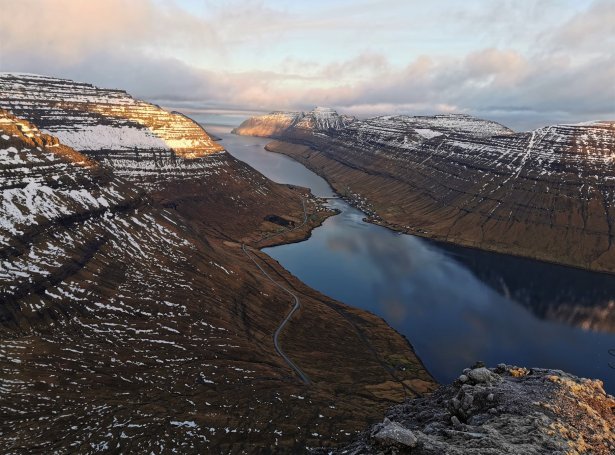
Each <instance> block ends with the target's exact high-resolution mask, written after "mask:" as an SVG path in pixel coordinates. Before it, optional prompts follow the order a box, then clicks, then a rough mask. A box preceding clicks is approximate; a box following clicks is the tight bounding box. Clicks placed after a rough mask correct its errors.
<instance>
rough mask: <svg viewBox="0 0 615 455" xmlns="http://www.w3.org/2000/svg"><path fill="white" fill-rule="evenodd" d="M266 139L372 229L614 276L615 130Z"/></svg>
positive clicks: (453, 129) (460, 119)
mask: <svg viewBox="0 0 615 455" xmlns="http://www.w3.org/2000/svg"><path fill="white" fill-rule="evenodd" d="M237 132H238V133H239V134H244V130H243V128H242V127H240V128H238V130H237ZM275 137H276V138H278V139H281V140H283V141H284V143H281V142H275V143H272V144H270V145H269V146H268V149H269V150H271V151H276V152H281V153H285V154H287V155H289V156H292V157H293V158H295V159H297V160H299V161H300V162H302V163H304V164H305V165H306V166H308V167H309V168H310V169H312V170H314V171H315V172H317V173H319V174H320V175H322V176H324V177H325V178H326V179H327V180H328V181H329V182H330V183H331V185H332V186H333V187H334V189H335V190H336V191H337V192H338V193H340V194H341V195H343V196H345V197H347V198H348V199H349V200H351V201H355V202H356V201H361V207H362V208H363V209H364V210H365V211H366V212H367V213H368V215H370V216H371V217H372V219H373V221H375V222H379V223H381V224H384V225H387V226H389V227H392V228H394V229H398V230H401V231H404V232H408V233H413V234H417V235H421V236H425V237H430V238H434V239H438V240H443V241H447V242H451V243H456V244H460V245H464V246H472V247H478V248H483V249H486V250H492V251H499V252H502V253H509V254H515V255H521V256H526V257H530V258H535V259H541V260H546V261H552V262H557V263H562V264H566V265H573V266H577V267H583V268H587V269H591V270H598V271H607V272H611V273H615V247H614V246H613V236H614V235H615V161H614V160H613V157H614V156H615V122H608V121H604V122H590V123H586V124H577V125H554V126H549V127H545V128H540V129H538V130H536V131H532V132H528V133H513V132H512V131H511V130H509V129H508V128H506V127H504V126H502V125H499V124H497V123H495V122H490V121H485V120H480V119H476V118H473V117H469V116H466V115H440V116H434V117H407V116H397V117H376V118H372V119H367V120H361V121H355V122H352V123H350V124H349V125H347V126H346V127H344V128H341V129H336V130H313V131H312V132H311V133H306V130H302V131H301V132H300V133H299V134H298V133H296V132H295V131H294V130H293V129H287V130H285V133H284V134H282V135H278V136H275ZM289 143H292V145H288V144H289Z"/></svg>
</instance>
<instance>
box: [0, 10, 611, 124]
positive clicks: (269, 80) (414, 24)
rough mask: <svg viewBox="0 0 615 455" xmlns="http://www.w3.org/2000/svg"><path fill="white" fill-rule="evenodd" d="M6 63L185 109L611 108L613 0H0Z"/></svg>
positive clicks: (576, 111) (509, 117)
mask: <svg viewBox="0 0 615 455" xmlns="http://www.w3.org/2000/svg"><path fill="white" fill-rule="evenodd" d="M0 11H1V14H0V71H22V72H34V73H42V74H47V75H53V76H60V77H67V78H71V79H77V80H81V81H86V82H91V83H94V84H97V85H101V86H104V87H110V88H123V89H126V90H127V91H129V92H130V93H131V94H133V95H135V96H137V97H140V98H144V99H147V100H149V101H153V102H156V103H158V104H162V105H163V106H166V107H173V108H178V109H179V110H183V111H184V112H187V113H193V114H207V113H215V112H223V113H228V114H234V115H244V114H246V113H249V112H259V111H270V110H274V109H284V110H289V109H301V110H305V109H310V108H312V107H313V106H315V105H324V106H332V107H335V108H337V109H338V110H340V111H343V112H345V113H350V114H354V115H357V116H361V117H363V116H369V115H379V114H385V113H386V114H393V113H405V114H431V113H436V112H465V113H470V114H474V115H478V116H481V117H484V118H489V119H494V120H498V121H501V122H503V123H505V124H507V125H508V126H511V127H513V128H515V129H518V130H522V129H529V128H534V127H537V126H542V125H545V124H550V123H556V122H573V121H574V122H576V121H585V120H591V119H615V0H464V1H458V0H430V1H425V0H328V1H326V0H310V1H299V0H295V1H281V0H276V1H274V0H271V1H266V0H224V1H222V0H219V1H215V0H214V1H210V0H0Z"/></svg>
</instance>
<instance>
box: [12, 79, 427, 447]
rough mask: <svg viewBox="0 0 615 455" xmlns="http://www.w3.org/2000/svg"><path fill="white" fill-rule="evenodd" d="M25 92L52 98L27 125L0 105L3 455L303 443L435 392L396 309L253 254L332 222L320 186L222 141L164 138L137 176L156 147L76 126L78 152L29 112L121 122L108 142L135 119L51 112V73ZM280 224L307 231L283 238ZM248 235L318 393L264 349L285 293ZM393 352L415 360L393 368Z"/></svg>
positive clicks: (290, 351) (288, 348) (62, 124)
mask: <svg viewBox="0 0 615 455" xmlns="http://www.w3.org/2000/svg"><path fill="white" fill-rule="evenodd" d="M30 79H37V77H35V76H32V77H30ZM38 79H45V78H43V77H39V78H38ZM23 85H24V87H27V88H28V90H25V89H24V90H25V91H20V90H16V92H15V100H14V101H12V102H11V105H12V106H14V109H17V106H21V103H23V102H24V98H23V97H24V96H25V95H24V94H25V93H27V96H28V97H31V98H32V99H37V100H40V102H41V106H42V107H41V108H38V107H37V104H36V103H35V102H34V101H33V102H32V103H30V104H28V110H27V111H28V116H29V118H31V119H33V121H32V122H29V121H27V120H24V119H21V118H17V117H15V116H14V115H12V114H10V113H8V112H5V111H0V370H1V371H2V378H0V415H1V418H2V428H1V431H0V444H1V445H2V450H3V451H4V452H6V453H33V452H40V453H55V452H58V453H60V452H61V453H72V452H83V453H91V452H108V451H121V452H138V453H142V452H147V453H149V452H182V453H190V452H192V453H211V452H251V451H259V450H260V451H264V450H268V449H269V448H271V447H276V446H277V447H278V448H279V450H280V451H292V450H295V451H301V450H304V449H305V447H306V446H308V445H309V446H315V445H316V444H317V443H318V444H320V443H325V444H330V445H333V444H338V443H340V442H342V441H347V440H348V438H349V437H350V435H351V434H353V433H354V432H356V431H358V430H359V429H361V428H363V427H364V426H365V425H366V423H367V422H368V421H370V420H373V419H374V418H375V417H376V416H377V415H378V414H380V413H381V412H382V411H383V410H384V408H385V407H386V406H387V403H392V402H399V401H401V400H402V399H403V398H404V397H407V396H415V395H419V394H422V393H424V392H427V391H430V390H432V389H433V387H434V382H433V380H432V379H431V377H430V375H429V374H428V373H427V371H425V369H424V367H423V366H422V364H421V362H420V361H419V359H418V358H417V357H416V355H415V353H414V352H413V351H412V348H411V347H410V346H409V344H408V343H407V342H406V341H405V340H404V339H403V338H402V337H401V336H400V335H399V334H397V333H396V332H394V331H393V330H392V329H391V328H390V327H388V326H387V325H386V323H385V322H384V321H382V320H381V319H379V318H377V317H375V316H373V315H371V314H368V313H365V312H362V311H360V310H355V309H352V308H349V307H346V306H345V305H342V304H341V303H339V302H335V301H333V300H331V299H329V298H327V297H325V296H323V295H321V294H319V293H317V292H315V291H314V290H312V289H310V288H308V287H306V286H305V285H304V284H302V283H301V282H299V281H298V280H297V279H296V278H294V277H293V276H291V275H290V274H289V273H288V272H287V271H285V270H284V269H283V268H281V267H280V266H279V264H277V263H276V262H275V261H273V260H271V259H270V258H269V257H267V256H266V255H264V254H262V253H260V252H259V251H258V250H257V249H256V248H258V247H260V246H263V245H267V244H269V243H273V242H284V241H287V240H289V239H290V240H297V239H300V238H304V237H306V236H307V235H309V231H310V229H312V228H313V227H314V226H316V225H318V224H319V223H321V222H322V221H323V220H324V219H325V218H326V217H327V216H328V215H329V212H327V211H326V210H324V209H323V208H322V207H321V205H320V204H319V203H318V201H317V200H316V199H315V198H314V197H313V196H312V195H310V194H309V191H308V190H306V189H305V188H293V187H289V186H286V185H279V184H276V183H274V182H271V181H270V180H268V179H266V178H265V177H264V176H262V175H261V174H259V173H257V172H256V171H255V170H254V169H252V168H250V167H249V166H247V165H245V164H244V163H241V162H239V161H237V160H235V159H233V158H232V157H231V156H230V155H229V154H228V153H224V152H215V153H213V154H206V155H203V156H198V157H196V158H194V157H192V158H191V157H189V156H190V154H191V153H192V152H190V150H184V151H183V152H181V153H182V154H183V156H180V153H179V152H177V151H174V150H165V149H164V148H162V147H161V148H160V149H159V150H158V149H157V151H156V152H155V154H154V153H152V154H151V155H150V157H149V158H144V159H143V161H146V162H147V166H146V170H147V173H146V174H147V175H145V174H140V173H135V172H134V169H133V168H132V167H131V166H132V164H131V163H132V162H133V160H132V158H130V157H131V156H133V154H135V153H137V152H138V153H139V154H141V152H142V151H146V152H147V151H148V149H147V148H145V149H143V148H140V147H148V145H147V144H148V143H147V142H146V143H143V142H139V143H138V144H137V145H134V143H133V144H132V145H131V146H130V147H125V148H121V147H120V146H116V145H114V147H116V149H115V150H114V151H113V153H114V154H115V158H113V159H108V156H107V155H106V154H107V153H109V150H107V149H104V148H101V147H99V149H96V150H93V148H94V147H92V146H91V144H92V143H91V142H90V140H94V139H95V138H94V139H92V138H93V136H91V135H90V134H84V135H72V136H70V138H72V139H74V140H75V142H74V144H75V145H78V146H79V150H75V149H73V148H70V147H68V146H66V145H64V144H63V143H62V142H61V141H60V140H58V138H57V137H54V136H51V135H49V134H46V133H45V132H44V131H41V130H40V129H39V128H38V126H39V125H38V124H37V122H38V121H39V120H37V118H39V116H40V122H41V123H43V122H44V121H49V122H51V121H52V120H53V121H54V122H57V124H56V126H55V127H54V128H56V129H57V130H62V129H63V128H64V129H66V130H70V129H71V128H72V127H73V123H72V121H73V117H79V118H82V119H87V122H86V120H84V122H86V123H87V125H89V126H88V128H89V129H94V130H96V128H97V127H99V126H109V127H110V128H108V129H105V134H104V135H103V136H101V140H103V139H104V141H105V142H104V143H105V144H122V143H123V142H122V141H123V139H122V137H123V136H122V134H124V128H123V127H122V126H121V124H120V123H117V122H116V120H108V119H107V117H104V116H97V115H94V116H92V115H90V114H89V111H87V108H88V107H92V106H88V103H87V102H84V103H82V104H81V105H80V106H76V105H72V107H71V112H72V114H71V115H68V114H66V112H64V111H61V110H58V111H57V112H58V116H59V118H58V119H53V118H48V117H45V115H47V114H45V113H46V112H51V111H48V109H51V108H49V107H48V104H46V103H47V101H45V100H47V99H49V100H52V99H57V98H60V97H61V96H63V95H62V93H63V92H64V90H65V89H66V90H71V97H78V96H79V93H78V92H75V91H74V89H73V88H70V89H69V88H66V87H65V84H63V83H57V84H56V83H55V82H46V83H45V84H44V85H45V86H46V89H45V90H46V92H45V95H44V96H42V95H41V96H40V97H38V98H37V96H38V95H37V94H36V93H34V92H32V91H31V90H32V87H33V86H34V84H33V83H28V84H23ZM69 85H71V86H72V85H74V84H69ZM52 89H53V90H52ZM11 90H12V89H11ZM41 90H42V89H41ZM84 90H85V91H86V92H87V90H89V89H88V88H87V87H85V88H84ZM91 90H94V91H96V90H98V89H91ZM12 93H13V92H12V91H9V92H3V97H4V100H5V101H3V102H7V101H6V100H7V99H9V101H10V98H11V94H12ZM126 96H127V95H125V94H124V95H121V97H124V98H125V97H126ZM118 97H120V95H118ZM124 98H122V99H124ZM17 100H20V101H19V102H18V101H17ZM96 103H98V102H96ZM96 103H94V104H96ZM103 104H104V103H103ZM111 104H113V103H111ZM53 109H55V108H53ZM54 112H55V111H54ZM49 115H50V116H52V117H53V115H52V114H49ZM137 115H138V114H137ZM160 115H162V116H163V117H164V118H168V117H166V115H167V114H160ZM109 122H110V123H109ZM127 122H133V120H131V119H130V118H129V119H127ZM182 122H183V120H182ZM131 124H132V123H131ZM134 124H135V125H136V124H138V122H137V121H136V120H135V121H134ZM48 125H49V124H48ZM75 125H80V126H79V128H81V126H83V125H84V123H80V121H79V120H75ZM88 128H86V130H87V129H88ZM130 128H132V126H131V127H130ZM135 128H136V129H138V130H139V132H138V134H139V137H140V138H141V139H143V137H146V138H147V137H150V136H148V134H149V133H148V131H150V130H149V128H148V129H146V130H145V129H139V128H137V127H136V126H135ZM47 131H49V130H47ZM198 131H199V133H198V134H199V135H202V134H204V133H203V131H202V130H200V129H199V130H198ZM131 134H132V133H131ZM152 137H153V136H152ZM77 138H79V140H77ZM156 138H158V139H160V138H159V137H158V136H156ZM141 139H139V141H141ZM143 140H146V141H149V140H150V139H143ZM133 145H134V147H136V150H135V149H134V148H132V147H133ZM105 147H106V145H105ZM216 148H219V147H218V146H216ZM194 153H195V154H200V153H201V152H199V151H198V150H195V152H194ZM125 156H126V157H128V158H126V159H124V157H125ZM154 156H156V157H161V156H164V157H168V159H169V160H170V164H169V166H164V165H161V162H160V161H156V160H157V159H158V158H154ZM165 159H166V158H165ZM216 162H218V163H221V165H219V166H213V165H212V163H216ZM195 163H197V164H198V167H197V166H196V165H195V167H194V172H191V171H190V172H189V166H191V165H193V164H195ZM143 169H145V168H143ZM153 183H155V184H153ZM304 207H305V211H304ZM304 217H305V218H307V222H306V223H305V224H303V223H302V220H303V219H304ZM281 219H283V220H286V221H288V224H289V226H295V227H297V229H296V230H294V231H292V232H289V233H286V232H280V230H283V229H284V227H282V226H281V225H280V224H279V223H277V222H276V221H278V220H281ZM272 233H276V234H281V235H278V236H277V237H270V236H271V234H272ZM263 237H267V240H266V241H263V242H261V241H260V240H261V239H262V238H263ZM242 242H245V243H247V244H248V245H253V246H254V249H253V250H252V252H251V253H252V256H253V259H254V260H255V261H257V262H258V264H259V265H260V266H261V267H262V268H263V269H264V270H267V273H269V274H270V275H271V276H272V277H274V278H275V280H276V281H279V282H280V283H283V284H284V286H285V287H287V288H288V289H292V291H293V293H295V294H296V295H298V296H299V298H300V299H301V303H302V310H301V311H299V312H297V314H296V316H293V318H292V320H291V321H289V323H288V324H287V326H286V327H285V329H284V331H283V332H282V333H281V334H280V337H279V340H280V343H281V345H282V347H283V349H284V352H285V353H286V354H287V355H288V356H289V357H291V358H292V360H293V362H295V363H296V364H297V365H299V366H300V367H301V369H302V371H305V373H306V374H307V375H309V377H310V379H311V381H312V382H311V385H310V386H309V387H306V386H305V385H304V384H303V383H302V382H301V381H300V380H299V379H298V378H297V377H296V376H295V375H294V373H293V370H292V369H290V368H289V366H288V365H287V364H286V362H285V361H284V360H283V359H282V358H281V357H280V356H279V355H278V354H277V353H276V351H275V348H274V346H273V342H272V334H273V333H274V332H275V330H276V329H277V327H278V326H279V324H280V321H281V320H282V319H283V317H284V315H285V314H287V312H288V310H289V308H290V307H291V306H292V302H290V301H289V296H288V294H287V293H286V292H284V291H283V290H281V289H280V288H279V287H277V286H276V285H275V284H273V283H271V282H270V281H268V280H267V279H266V278H264V276H263V274H262V272H261V271H260V270H259V269H258V268H257V267H256V266H255V265H254V263H253V262H252V261H251V260H250V258H248V257H246V255H245V254H244V253H243V251H242V248H241V244H242ZM340 340H348V342H346V343H340ZM391 352H395V353H400V355H401V357H402V358H403V361H404V364H405V365H409V366H410V367H411V368H408V369H405V370H403V371H402V370H398V369H397V368H396V366H395V365H392V364H390V363H388V362H387V359H388V358H389V357H390V355H391ZM349 416H350V417H349ZM310 422H311V423H314V422H316V424H314V425H308V423H310Z"/></svg>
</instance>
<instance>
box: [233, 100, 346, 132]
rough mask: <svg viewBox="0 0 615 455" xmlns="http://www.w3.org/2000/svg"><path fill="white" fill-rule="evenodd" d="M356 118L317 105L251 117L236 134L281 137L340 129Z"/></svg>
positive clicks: (236, 130) (236, 129)
mask: <svg viewBox="0 0 615 455" xmlns="http://www.w3.org/2000/svg"><path fill="white" fill-rule="evenodd" d="M355 120H356V119H355V118H354V117H350V116H347V115H339V114H338V113H337V112H336V111H335V110H333V109H330V108H327V107H316V108H314V109H313V110H311V111H309V112H280V111H277V112H271V113H269V114H265V115H259V116H256V117H251V118H249V119H248V120H246V121H245V122H243V123H242V124H241V125H240V126H238V127H237V128H235V129H234V130H233V132H234V133H235V134H241V135H245V136H262V137H279V136H282V135H284V134H286V133H288V132H290V131H294V132H295V133H299V132H301V131H309V132H312V131H328V130H338V129H341V128H344V127H345V126H347V125H349V124H351V123H352V122H354V121H355Z"/></svg>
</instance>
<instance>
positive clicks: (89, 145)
mask: <svg viewBox="0 0 615 455" xmlns="http://www.w3.org/2000/svg"><path fill="white" fill-rule="evenodd" d="M0 108H3V109H6V110H7V111H10V112H11V113H13V114H14V115H16V116H18V117H20V118H24V119H27V120H29V121H31V122H33V123H35V124H36V125H37V126H38V127H39V128H40V129H41V131H43V132H46V133H49V134H52V135H54V136H56V137H57V138H59V139H60V141H62V143H63V144H65V145H67V146H69V147H72V148H74V149H75V150H78V151H81V152H84V153H87V154H88V156H92V157H96V158H97V159H99V160H100V161H102V162H103V163H107V164H109V165H111V166H112V167H114V168H115V169H116V171H117V172H118V174H120V175H123V176H125V177H127V178H130V179H133V180H147V179H161V178H177V177H179V176H186V177H187V176H191V175H196V176H199V175H207V174H208V173H211V172H215V168H216V167H218V166H220V165H221V164H220V160H219V158H220V156H219V155H220V154H223V148H222V147H221V146H220V145H219V144H218V143H217V142H215V141H214V140H213V139H212V138H211V137H210V136H209V135H208V134H207V133H206V132H205V131H204V130H203V128H201V126H199V125H198V124H197V123H195V122H194V121H193V120H191V119H189V118H188V117H186V116H184V115H182V114H179V113H173V112H168V111H165V110H164V109H161V108H160V107H159V106H156V105H154V104H151V103H147V102H144V101H140V100H137V99H135V98H133V97H131V96H130V95H128V94H127V93H126V92H124V91H122V90H109V89H102V88H98V87H95V86H93V85H90V84H86V83H80V82H74V81H70V80H65V79H58V78H52V77H47V76H38V75H31V74H19V73H0Z"/></svg>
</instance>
